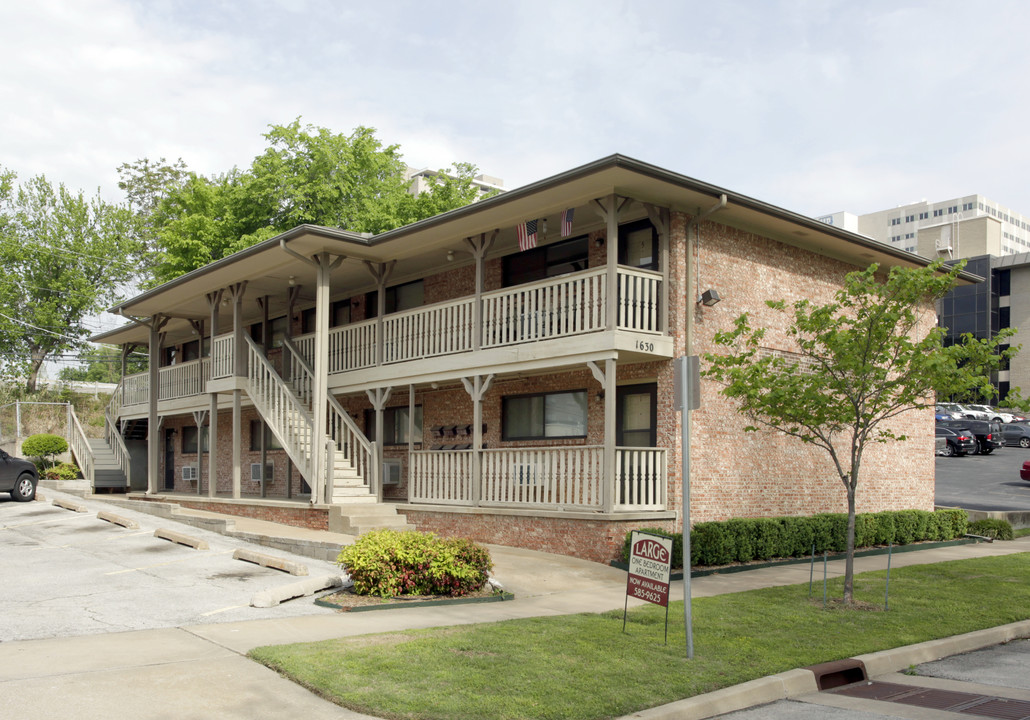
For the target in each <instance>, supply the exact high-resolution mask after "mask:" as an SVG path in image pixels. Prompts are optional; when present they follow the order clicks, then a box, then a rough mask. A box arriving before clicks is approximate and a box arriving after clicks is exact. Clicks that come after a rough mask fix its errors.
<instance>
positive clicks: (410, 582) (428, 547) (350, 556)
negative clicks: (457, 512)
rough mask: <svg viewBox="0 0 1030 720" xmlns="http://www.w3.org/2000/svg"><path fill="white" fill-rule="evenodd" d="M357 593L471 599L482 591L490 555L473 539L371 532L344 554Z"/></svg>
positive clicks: (341, 560) (341, 559) (339, 559)
mask: <svg viewBox="0 0 1030 720" xmlns="http://www.w3.org/2000/svg"><path fill="white" fill-rule="evenodd" d="M336 562H337V563H338V564H340V565H341V566H343V567H344V568H346V570H347V572H348V574H349V575H350V577H351V579H352V580H353V581H354V592H356V593H358V594H359V595H379V596H381V597H394V596H397V595H452V596H458V595H467V594H468V593H470V592H473V591H475V590H478V589H479V588H481V587H483V585H485V584H486V581H487V574H488V573H489V572H490V569H491V568H492V567H493V563H492V562H491V561H490V553H489V552H488V551H487V550H486V549H485V548H483V547H481V546H479V545H477V544H476V543H474V542H472V541H471V540H467V539H464V538H439V537H437V536H436V535H434V534H432V533H420V532H415V531H405V532H397V531H396V530H373V531H371V532H367V533H365V534H364V535H362V536H361V537H359V538H358V539H357V540H356V541H355V542H354V544H353V545H348V546H346V547H344V548H343V549H342V550H341V551H340V555H339V557H337V559H336Z"/></svg>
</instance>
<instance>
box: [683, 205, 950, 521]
mask: <svg viewBox="0 0 1030 720" xmlns="http://www.w3.org/2000/svg"><path fill="white" fill-rule="evenodd" d="M716 217H717V216H716ZM701 238H702V244H701V258H700V282H699V288H700V289H701V290H703V289H705V288H708V287H712V288H715V289H717V290H718V292H719V294H720V296H722V302H720V303H719V304H718V305H715V306H714V307H703V306H700V305H696V306H695V307H694V342H693V353H695V354H702V355H703V354H704V353H706V352H716V351H717V348H716V346H715V344H714V342H713V337H714V334H715V332H717V331H718V330H723V329H728V328H729V327H731V325H732V322H733V320H734V319H735V318H736V317H737V316H738V315H740V314H741V313H743V312H745V311H747V312H749V313H751V322H752V324H753V325H754V326H760V327H765V328H766V329H767V334H766V338H765V341H764V343H765V345H766V346H768V347H769V348H772V349H777V350H786V351H791V350H793V349H794V347H793V345H792V344H791V342H790V340H789V339H788V337H787V335H786V332H785V329H786V327H787V325H788V323H789V320H790V317H789V314H788V313H781V312H777V311H774V310H771V309H770V308H768V307H766V306H765V304H764V301H765V300H767V299H769V300H779V299H784V300H786V301H787V302H788V303H792V302H793V301H795V300H798V299H801V298H807V299H809V300H811V301H812V302H814V303H825V302H827V301H829V300H830V299H832V295H833V292H834V291H835V290H836V289H837V288H839V287H840V285H841V283H842V281H843V278H844V275H845V274H846V273H848V272H850V271H852V270H855V269H856V268H855V267H854V266H850V265H847V264H845V263H842V262H839V261H837V260H833V259H830V258H826V257H823V256H820V255H816V254H814V253H810V252H806V251H804V250H801V249H798V248H795V247H792V246H789V245H785V244H783V243H780V242H776V241H773V240H770V239H767V238H763V237H761V236H756V235H753V234H752V233H748V232H743V231H740V230H735V229H732V228H728V227H726V226H723V225H719V224H717V223H715V222H705V223H703V224H702V227H701ZM926 311H927V312H926V318H925V322H924V325H923V330H924V331H925V330H926V329H928V328H929V327H932V326H933V325H934V324H935V321H936V317H935V315H934V313H933V311H932V308H930V307H927V308H926ZM748 424H749V423H748V422H747V421H746V420H745V419H744V418H743V417H742V416H741V415H739V414H738V413H737V412H736V411H735V409H734V405H733V403H732V402H731V401H730V400H728V399H726V398H724V397H723V396H722V395H721V394H720V393H719V387H718V386H716V385H715V384H714V383H712V382H707V381H705V382H702V407H701V409H699V410H697V411H695V412H694V413H693V426H692V435H691V445H692V448H691V452H692V454H691V463H692V465H691V467H692V477H691V517H692V519H693V520H695V521H700V520H721V519H725V518H730V517H739V516H762V515H802V514H810V513H814V512H823V511H827V512H840V511H843V510H845V509H846V494H845V489H844V486H843V484H842V483H841V481H840V479H839V477H838V476H837V474H836V472H835V470H834V468H833V465H832V463H831V461H830V458H829V455H828V454H827V453H826V451H824V450H820V449H818V448H815V447H812V446H809V445H805V444H803V443H802V442H801V441H799V440H797V439H794V438H790V437H787V436H785V435H782V434H780V433H776V432H773V431H769V430H763V431H759V432H757V433H747V432H744V427H745V426H746V425H748ZM890 427H891V428H893V429H894V430H895V431H896V432H901V433H906V434H908V435H909V436H910V437H912V438H913V439H911V440H907V441H905V442H889V443H886V444H878V443H871V444H870V446H868V449H867V451H866V454H865V457H864V459H863V463H862V468H861V476H860V480H859V487H858V493H857V503H858V509H859V512H871V511H876V510H887V509H892V510H893V509H903V508H919V509H924V510H929V509H932V508H933V494H934V455H933V449H932V448H933V433H932V429H933V417H932V413H931V412H929V411H912V412H909V413H905V414H904V415H902V416H900V417H899V418H897V419H896V420H895V421H892V423H891V425H890Z"/></svg>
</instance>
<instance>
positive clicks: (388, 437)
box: [365, 405, 422, 445]
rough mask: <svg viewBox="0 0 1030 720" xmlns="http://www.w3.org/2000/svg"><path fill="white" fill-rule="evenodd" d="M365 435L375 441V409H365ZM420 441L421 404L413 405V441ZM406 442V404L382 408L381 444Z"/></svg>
mask: <svg viewBox="0 0 1030 720" xmlns="http://www.w3.org/2000/svg"><path fill="white" fill-rule="evenodd" d="M365 436H366V437H367V438H368V439H369V440H371V441H373V442H375V439H376V411H375V410H366V411H365ZM421 442H422V406H421V405H416V406H415V443H416V444H418V443H421ZM407 444H408V406H407V405H401V406H400V407H392V408H385V409H384V410H383V445H407Z"/></svg>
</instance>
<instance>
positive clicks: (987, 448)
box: [937, 420, 1002, 455]
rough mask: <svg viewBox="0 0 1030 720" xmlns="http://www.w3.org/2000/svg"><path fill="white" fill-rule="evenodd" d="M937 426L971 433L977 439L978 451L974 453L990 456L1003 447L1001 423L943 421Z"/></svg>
mask: <svg viewBox="0 0 1030 720" xmlns="http://www.w3.org/2000/svg"><path fill="white" fill-rule="evenodd" d="M937 426H938V427H941V426H943V427H946V428H950V429H952V430H967V431H968V432H971V433H972V434H973V436H974V437H975V438H976V450H974V451H973V452H975V453H977V454H979V455H990V454H991V453H992V452H994V449H995V448H999V447H1001V446H1002V440H1001V423H992V422H987V421H985V420H942V421H941V422H939V423H937Z"/></svg>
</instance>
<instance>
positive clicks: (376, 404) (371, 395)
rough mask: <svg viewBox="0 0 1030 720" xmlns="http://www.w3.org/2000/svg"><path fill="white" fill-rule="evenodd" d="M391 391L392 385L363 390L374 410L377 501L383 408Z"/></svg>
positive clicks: (380, 492) (378, 495)
mask: <svg viewBox="0 0 1030 720" xmlns="http://www.w3.org/2000/svg"><path fill="white" fill-rule="evenodd" d="M392 392H393V388H392V387H386V388H376V389H375V390H366V391H365V394H366V395H367V396H368V401H369V402H370V403H372V409H373V410H375V412H376V457H375V464H376V472H375V476H376V477H378V478H379V480H378V481H377V482H376V487H375V493H376V501H377V502H382V501H383V474H382V468H383V410H384V409H385V408H386V403H388V402H390V393H392Z"/></svg>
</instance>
